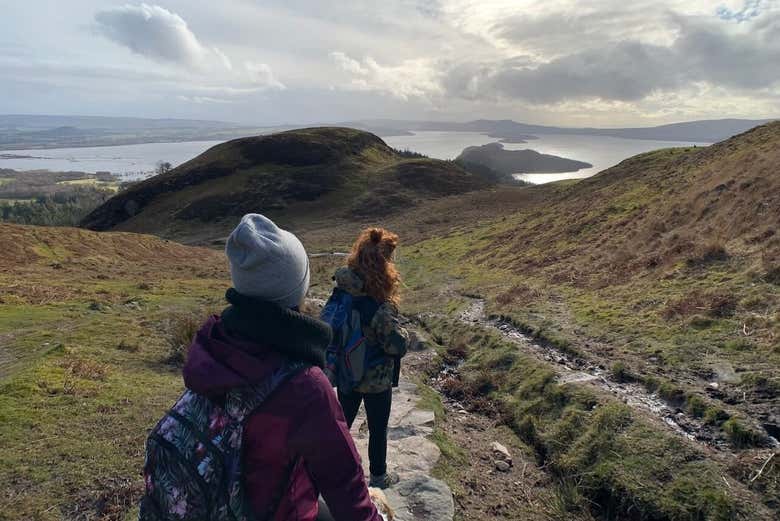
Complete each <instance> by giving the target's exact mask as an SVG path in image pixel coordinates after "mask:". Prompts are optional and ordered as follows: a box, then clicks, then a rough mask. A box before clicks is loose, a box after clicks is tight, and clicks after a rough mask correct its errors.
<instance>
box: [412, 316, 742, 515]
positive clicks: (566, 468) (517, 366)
mask: <svg viewBox="0 0 780 521" xmlns="http://www.w3.org/2000/svg"><path fill="white" fill-rule="evenodd" d="M426 325H427V327H431V328H432V332H435V333H434V334H436V335H438V336H439V337H440V338H441V340H442V342H443V343H444V345H445V348H446V346H447V345H450V344H452V343H455V342H458V343H460V342H465V343H466V344H468V345H469V357H468V359H467V361H466V363H465V364H464V365H463V366H462V367H461V373H462V374H467V375H471V374H478V373H481V374H482V375H483V376H480V377H478V378H477V379H478V380H479V379H483V378H485V376H484V375H490V376H491V384H492V390H491V391H490V394H491V398H492V400H493V402H494V405H495V406H496V407H497V409H498V415H499V417H500V418H501V419H502V421H503V422H504V423H506V424H507V425H508V426H510V427H511V428H512V430H513V431H514V433H515V434H516V435H517V436H518V438H519V439H520V440H522V441H523V442H524V443H526V444H528V445H529V446H530V447H532V448H533V449H534V451H535V452H536V456H537V459H538V460H539V462H540V464H541V465H544V466H545V467H546V468H549V469H550V470H551V471H552V472H553V476H554V477H556V479H557V478H560V479H564V480H565V479H567V477H570V476H578V480H577V481H576V485H575V486H576V491H575V492H576V494H575V496H576V495H577V494H578V495H581V496H582V498H583V499H584V502H578V501H575V502H574V503H572V504H569V506H568V507H567V508H578V507H577V506H576V505H575V503H576V504H577V505H581V504H583V503H584V504H587V505H590V508H592V509H593V512H592V514H594V515H596V516H598V517H603V518H607V519H614V518H631V519H680V520H682V519H709V518H712V519H720V518H722V517H719V516H725V515H728V514H729V513H734V512H737V511H739V510H740V509H741V508H747V507H746V506H745V505H743V504H742V503H740V502H739V500H737V499H736V498H735V497H733V496H731V495H729V494H728V493H726V492H725V491H724V487H726V485H725V484H723V482H722V480H721V479H720V475H721V473H724V472H726V471H725V469H723V468H719V467H718V465H717V464H716V463H714V462H711V461H706V460H705V459H704V457H703V455H702V454H700V453H698V452H696V451H695V450H694V449H693V448H692V447H691V446H688V445H686V444H685V443H684V442H683V441H682V440H681V439H680V438H677V437H674V436H673V435H671V434H668V433H666V432H665V431H663V430H659V427H657V426H656V425H655V424H653V423H650V422H647V421H645V420H643V418H642V417H641V416H637V415H635V414H634V413H633V412H632V410H631V409H630V408H629V407H628V406H626V405H624V404H622V403H619V402H617V401H616V400H614V399H612V398H611V397H609V396H605V395H599V394H594V393H593V391H592V389H589V388H587V387H582V386H578V385H575V384H568V385H565V386H560V385H558V384H557V383H556V382H555V374H554V373H553V372H552V371H550V369H549V368H548V367H546V366H545V365H544V364H542V363H540V362H537V361H535V360H533V359H531V358H529V357H526V356H523V355H521V354H518V353H517V350H516V346H514V345H513V344H510V343H507V342H506V341H504V340H503V339H502V338H500V337H499V336H497V335H496V334H494V333H493V332H490V331H487V332H486V331H484V330H480V329H479V328H471V327H467V326H463V325H461V324H457V323H448V322H447V321H436V322H435V324H434V323H427V324H426ZM478 332H479V333H478ZM478 336H479V338H480V339H481V340H479V341H477V340H476V339H477V337H478ZM472 342H473V343H472ZM508 353H515V355H516V356H515V358H513V359H510V358H507V357H506V355H507V354H508ZM510 360H511V361H512V362H511V366H509V367H507V364H508V363H509V361H510ZM498 361H503V362H504V363H498ZM475 378H476V377H475ZM660 386H661V387H664V388H668V389H669V390H670V391H669V392H670V394H671V395H673V396H675V397H676V396H678V393H677V391H678V389H677V388H676V387H674V386H673V385H671V384H669V383H662V384H660ZM683 396H684V395H683ZM689 403H690V405H691V407H694V408H696V409H699V408H700V405H699V404H698V402H697V401H696V400H695V399H691V400H690V402H689ZM694 477H695V479H693V478H694ZM683 490H684V491H685V493H682V491H683ZM572 497H574V496H572Z"/></svg>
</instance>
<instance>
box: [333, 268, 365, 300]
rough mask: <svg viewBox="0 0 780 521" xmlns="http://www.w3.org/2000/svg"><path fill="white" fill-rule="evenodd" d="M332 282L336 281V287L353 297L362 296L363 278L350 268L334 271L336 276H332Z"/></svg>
mask: <svg viewBox="0 0 780 521" xmlns="http://www.w3.org/2000/svg"><path fill="white" fill-rule="evenodd" d="M333 280H335V281H336V287H337V288H339V289H342V290H344V291H346V292H348V293H351V294H353V295H363V294H364V293H363V286H364V284H365V283H364V282H363V277H361V276H360V274H358V272H356V271H355V270H353V269H352V268H348V267H346V266H344V267H341V268H339V269H337V270H336V274H335V275H334V276H333Z"/></svg>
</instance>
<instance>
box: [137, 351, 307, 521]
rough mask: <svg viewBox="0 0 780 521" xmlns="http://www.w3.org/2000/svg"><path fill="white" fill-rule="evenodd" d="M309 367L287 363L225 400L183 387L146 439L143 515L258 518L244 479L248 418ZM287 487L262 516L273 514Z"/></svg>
mask: <svg viewBox="0 0 780 521" xmlns="http://www.w3.org/2000/svg"><path fill="white" fill-rule="evenodd" d="M305 367H307V366H306V365H305V364H303V363H300V362H296V363H288V364H286V365H283V366H281V367H280V368H279V369H277V370H276V371H275V372H274V374H273V375H271V377H270V378H269V379H268V380H266V381H265V382H263V383H261V384H259V385H255V386H251V387H244V388H240V389H234V390H232V391H231V392H229V393H228V394H227V395H226V396H225V401H224V404H222V405H220V404H217V403H215V402H213V401H211V400H209V399H208V398H206V397H204V396H201V395H198V394H196V393H194V392H192V391H190V390H187V391H185V393H184V394H183V395H182V396H181V398H179V400H178V401H177V402H176V404H175V405H174V406H173V408H171V410H170V411H168V413H167V414H166V415H165V416H164V417H163V418H162V420H160V422H159V423H158V424H157V426H156V427H155V428H154V429H153V430H152V432H151V433H150V434H149V438H148V439H147V441H146V463H145V464H144V481H145V483H146V494H145V495H144V497H143V499H142V500H141V510H140V515H139V520H141V521H173V520H176V521H196V520H197V521H223V520H229V521H254V520H255V519H256V518H255V516H254V515H253V513H252V509H251V506H250V504H249V502H248V498H247V497H246V494H245V492H244V483H243V465H242V461H241V460H242V437H243V430H244V421H245V420H246V419H247V418H249V416H251V414H252V413H253V412H254V411H255V410H256V409H257V408H258V407H259V406H260V405H261V404H262V403H263V402H264V401H265V400H266V399H267V398H268V397H269V396H270V395H271V394H272V393H273V392H274V390H276V389H277V388H278V387H279V386H280V385H281V384H282V383H283V382H285V381H287V380H288V379H290V378H291V377H292V376H294V375H295V374H296V373H298V372H299V371H301V370H302V369H304V368H305ZM285 487H286V483H282V484H281V485H280V487H279V491H278V494H277V496H278V497H277V498H276V500H275V501H274V502H273V503H272V506H271V508H269V510H268V512H267V513H266V515H265V516H263V517H262V518H260V519H261V520H266V519H272V517H273V515H274V513H275V511H276V509H277V508H278V506H279V505H278V503H279V500H281V496H282V494H283V493H284V489H285Z"/></svg>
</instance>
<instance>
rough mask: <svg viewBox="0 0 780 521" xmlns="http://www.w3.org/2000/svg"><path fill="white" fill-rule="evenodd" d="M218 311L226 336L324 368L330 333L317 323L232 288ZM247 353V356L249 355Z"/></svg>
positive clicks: (325, 327)
mask: <svg viewBox="0 0 780 521" xmlns="http://www.w3.org/2000/svg"><path fill="white" fill-rule="evenodd" d="M225 298H226V299H227V301H228V302H229V303H230V304H231V305H230V306H228V307H227V309H225V311H223V312H222V323H223V324H224V325H225V327H226V328H227V329H228V331H230V333H232V334H235V335H238V336H240V337H242V338H244V339H246V340H249V341H251V342H255V343H257V344H259V345H260V346H263V347H267V348H270V349H273V350H274V351H276V352H278V353H280V354H282V355H284V356H286V357H288V358H291V359H293V360H300V361H302V362H306V363H309V364H311V365H315V366H317V367H320V368H322V367H325V350H326V348H327V347H328V344H329V343H330V340H331V337H332V335H333V332H332V331H331V329H330V326H329V325H328V324H326V323H325V322H322V321H321V320H317V319H315V318H312V317H309V316H307V315H304V314H303V313H299V312H297V311H295V310H292V309H288V308H283V307H281V306H279V305H277V304H274V303H271V302H266V301H263V300H259V299H256V298H252V297H247V296H246V295H242V294H241V293H239V292H238V291H236V290H235V289H233V288H230V289H229V290H227V293H226V294H225ZM250 354H251V353H250Z"/></svg>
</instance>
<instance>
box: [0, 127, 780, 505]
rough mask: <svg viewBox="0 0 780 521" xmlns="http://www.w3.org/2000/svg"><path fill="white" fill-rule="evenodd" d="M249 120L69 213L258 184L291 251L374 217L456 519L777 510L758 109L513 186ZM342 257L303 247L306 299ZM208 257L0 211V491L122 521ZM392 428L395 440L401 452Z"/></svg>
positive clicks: (111, 210)
mask: <svg viewBox="0 0 780 521" xmlns="http://www.w3.org/2000/svg"><path fill="white" fill-rule="evenodd" d="M269 138H270V137H258V138H250V139H248V140H237V141H234V142H230V143H226V144H225V145H221V146H220V147H216V148H215V149H212V150H211V151H209V152H207V153H206V154H204V155H203V156H201V157H200V158H196V159H195V160H193V161H191V162H190V163H188V164H187V165H183V167H182V168H181V169H177V170H176V171H173V172H172V173H171V174H172V175H166V176H162V177H159V178H156V179H152V180H150V181H147V182H145V183H142V184H140V185H139V186H138V187H137V188H136V190H137V191H136V192H132V193H134V194H135V195H133V196H132V197H130V198H127V197H125V196H126V195H127V194H121V196H120V197H117V198H116V199H115V201H120V203H119V204H117V203H114V205H113V206H112V205H110V204H109V205H106V206H104V207H103V209H102V210H101V212H99V213H97V214H93V217H92V218H93V219H94V222H95V223H102V224H101V226H106V227H108V226H109V225H110V226H112V227H116V228H119V229H148V230H152V231H155V232H157V233H161V234H166V235H171V236H176V235H177V234H178V233H181V237H182V238H183V239H186V240H192V239H198V238H200V239H205V238H210V237H215V236H219V235H217V234H221V233H224V231H225V227H228V226H232V225H233V224H235V221H236V220H237V219H238V215H237V213H239V212H240V211H241V210H242V208H240V207H239V208H235V207H233V206H231V203H230V201H236V204H237V205H240V204H247V205H251V204H256V201H266V202H267V203H272V202H275V203H276V205H275V206H273V208H274V209H273V210H270V212H269V213H272V214H273V215H274V216H275V218H278V221H279V222H280V223H282V224H283V225H284V226H287V227H290V228H291V229H294V230H295V231H296V233H298V234H299V235H300V237H301V238H302V241H303V242H304V244H305V245H306V248H307V250H308V251H309V252H310V253H322V252H333V251H344V250H345V248H347V247H348V246H349V244H350V243H351V241H352V240H353V239H354V237H355V235H356V233H357V231H358V230H359V228H360V227H361V226H363V225H364V224H365V223H369V222H371V223H375V222H379V223H381V224H382V225H384V226H386V227H388V228H390V229H392V230H394V231H397V232H398V233H399V234H400V236H401V246H400V248H399V250H398V254H397V262H398V265H399V268H400V270H401V272H402V274H403V277H404V285H403V301H402V311H403V313H404V315H405V320H407V322H406V324H407V326H408V327H409V328H411V329H413V330H415V331H416V334H417V335H418V336H419V338H420V339H421V342H420V343H419V344H418V345H417V349H419V350H415V351H413V352H412V353H411V354H410V355H409V356H408V357H407V358H406V359H405V362H404V365H403V369H402V374H403V376H404V378H406V379H407V381H409V382H416V383H418V385H419V391H418V392H419V396H420V398H419V400H420V401H419V404H418V405H419V406H422V407H425V408H428V409H430V410H432V411H433V413H434V417H435V422H434V424H433V426H432V427H429V428H430V429H431V431H432V432H430V435H429V440H430V441H432V442H433V443H434V444H435V445H436V447H437V449H438V452H437V451H435V450H432V451H431V452H429V449H428V448H426V449H425V451H426V455H427V456H431V455H433V456H435V455H437V454H439V455H440V458H439V459H438V462H437V463H436V466H435V467H434V468H433V469H432V471H431V472H432V473H433V474H434V477H435V478H438V479H441V480H444V481H445V482H446V483H447V484H448V485H449V487H450V488H451V489H452V491H453V494H454V496H455V505H456V512H457V513H456V515H457V516H460V518H461V519H475V520H480V521H481V520H491V521H492V520H497V519H501V520H506V519H510V520H513V519H516V520H518V521H519V520H523V521H527V520H529V519H530V520H534V521H536V520H539V521H541V520H549V519H567V520H573V521H594V520H595V519H598V520H604V521H607V520H609V521H612V520H618V519H638V520H643V521H666V520H675V521H677V520H680V521H682V520H689V519H696V520H701V521H704V520H726V519H728V520H750V521H753V520H762V521H763V520H770V519H776V518H777V512H778V510H779V509H780V465H779V464H778V460H777V457H776V456H773V455H774V454H776V452H777V447H778V446H777V444H776V442H775V441H774V440H773V437H774V438H777V437H778V436H779V435H780V418H778V411H780V400H779V398H778V396H780V381H778V378H780V375H778V371H777V367H780V344H778V339H780V278H779V274H780V237H778V235H777V230H778V228H780V178H779V177H778V172H777V167H776V165H777V164H780V157H778V156H779V155H780V123H776V124H770V125H766V126H763V127H759V128H757V129H754V130H752V131H750V132H747V133H745V134H742V135H739V136H735V137H734V138H731V139H729V140H727V141H725V142H722V143H719V144H716V145H713V146H711V147H707V148H684V149H671V150H661V151H657V152H652V153H648V154H642V155H640V156H636V157H634V158H631V159H629V160H626V161H624V162H623V163H621V164H619V165H617V166H615V167H614V168H611V169H609V170H607V171H604V172H602V173H601V174H599V175H597V176H595V177H593V178H590V179H586V180H582V181H566V182H561V183H554V184H550V185H541V186H530V187H520V186H505V185H497V184H490V183H486V182H485V181H484V180H482V179H481V178H477V177H474V175H473V174H469V173H466V172H463V171H462V170H460V169H457V168H456V167H453V166H452V165H451V164H450V163H446V162H439V161H437V162H432V161H429V160H426V159H409V158H404V157H401V156H399V155H397V154H396V152H394V151H392V150H391V149H389V148H387V147H386V146H384V143H382V142H381V140H379V139H378V138H376V137H375V136H371V135H370V134H366V133H362V132H356V131H350V130H343V129H336V130H333V129H328V130H322V129H313V130H307V131H296V132H290V133H283V134H277V135H275V137H273V139H269ZM304 138H305V139H304ZM304 143H305V145H304ZM253 165H255V166H253ZM257 165H259V166H257ZM453 168H456V169H455V170H453ZM236 170H237V171H238V172H239V173H236ZM242 173H243V174H242ZM453 174H454V175H453ZM242 175H243V177H242ZM253 176H254V177H253ZM279 179H283V180H284V182H283V183H281V184H280V183H278V181H279ZM333 179H336V180H338V181H337V182H338V184H337V188H335V189H333V190H329V188H328V187H327V186H324V185H325V181H326V180H328V182H330V181H332V180H333ZM252 180H254V181H255V182H256V184H252V182H251V181H252ZM261 188H262V191H261ZM247 190H248V191H247ZM253 190H254V191H253ZM245 192H246V193H245ZM128 193H131V192H128ZM355 193H357V194H360V195H359V197H357V198H352V197H349V195H350V194H355ZM211 196H213V197H214V199H211V200H210V199H209V197H211ZM263 197H265V199H263ZM399 198H400V199H399ZM253 201H254V202H253ZM131 202H133V204H136V205H137V207H136V208H135V209H136V210H137V211H136V212H135V213H134V214H133V215H132V216H127V211H126V210H127V208H128V205H129V207H130V208H131V209H132V206H133V204H130V203H131ZM267 203H263V204H267ZM420 203H423V204H420ZM193 205H195V206H193ZM187 208H190V210H188V211H190V212H191V213H190V214H185V215H182V212H185V209H187ZM253 208H254V207H253ZM265 208H266V207H263V208H256V209H257V210H260V211H266V210H265ZM268 208H271V206H268ZM397 209H401V210H402V211H398V210H397ZM210 211H213V212H214V213H207V212H210ZM123 212H124V213H123ZM234 212H235V213H234ZM206 215H208V216H210V217H209V218H206V217H205V216H206ZM211 217H213V218H214V221H212V220H210V219H211ZM201 219H203V220H201ZM342 262H343V257H341V256H338V255H332V256H331V255H327V254H326V255H316V256H314V257H312V259H311V266H312V289H311V296H312V297H314V298H313V299H312V301H313V302H317V301H319V302H322V299H324V298H325V297H327V295H328V291H329V289H330V287H331V285H330V277H331V275H332V273H333V270H334V269H335V267H336V266H337V265H339V264H340V263H342ZM226 271H227V270H226V265H225V261H224V257H223V255H222V254H221V252H219V251H216V250H212V249H204V248H194V247H187V246H183V245H181V244H177V243H174V242H169V241H167V240H165V239H160V238H158V237H153V236H150V235H138V234H134V233H124V232H113V231H111V232H104V233H96V232H93V231H87V230H83V229H72V228H56V229H55V228H44V227H31V226H12V225H0V287H2V288H3V291H2V292H1V293H0V439H3V441H4V452H3V464H2V465H0V481H2V482H3V483H5V484H6V485H5V488H6V493H5V494H3V495H0V512H2V513H3V514H5V513H6V512H8V513H9V514H8V516H7V517H9V518H10V519H47V520H48V519H52V520H54V519H92V518H103V519H127V518H129V517H132V515H133V506H134V505H135V503H136V501H137V498H138V495H139V493H140V490H141V486H142V480H141V478H140V476H139V474H138V469H139V468H140V465H141V462H142V458H143V449H142V448H143V440H144V438H145V436H146V433H147V429H148V427H149V426H150V425H152V424H153V423H154V421H155V420H156V419H157V417H159V415H160V414H161V412H162V411H163V410H164V409H165V408H167V407H168V406H170V404H171V403H172V401H173V400H174V399H175V397H176V396H177V394H178V393H179V392H180V390H181V385H182V384H181V379H180V375H179V374H178V369H177V365H176V364H177V363H178V362H180V360H181V356H182V346H183V345H184V344H186V343H187V341H188V340H189V338H190V337H191V335H192V333H193V328H194V327H196V326H197V324H198V322H199V321H201V320H202V319H203V317H204V316H206V315H207V314H208V313H213V312H215V311H217V310H219V309H220V308H221V307H222V306H223V305H224V301H223V299H222V295H223V292H224V289H225V287H226V286H227V285H228V284H229V281H228V276H227V273H226ZM310 304H311V303H310ZM406 405H408V404H406ZM427 426H428V420H426V427H427ZM356 429H357V430H358V436H360V432H361V431H360V429H359V427H356ZM399 434H400V435H406V434H408V432H407V430H406V429H404V430H403V432H401V431H400V430H399V431H398V432H394V433H393V437H394V438H393V442H394V444H393V445H392V446H393V447H394V448H393V451H392V455H391V458H392V457H394V455H395V454H397V453H401V452H402V450H407V449H408V451H409V452H408V453H404V454H405V455H406V456H407V457H409V458H411V459H414V458H415V451H416V450H418V446H413V447H406V446H405V445H404V443H402V442H401V441H399V440H398V439H396V438H395V436H396V435H399ZM496 440H497V441H500V442H501V443H503V444H504V445H506V446H507V447H508V448H509V449H510V450H511V452H512V456H513V459H514V463H513V465H512V466H511V467H510V469H509V470H507V471H502V470H500V469H498V468H497V467H496V466H495V464H494V461H493V459H492V456H491V455H492V452H491V450H492V449H491V442H493V441H496ZM63 454H66V455H67V457H63V456H62V455H63ZM433 459H435V457H434V458H433ZM425 461H426V465H427V464H428V463H431V462H432V460H430V461H429V459H427V458H426V459H425ZM409 497H411V496H409ZM410 501H411V500H410ZM0 517H2V515H0Z"/></svg>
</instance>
